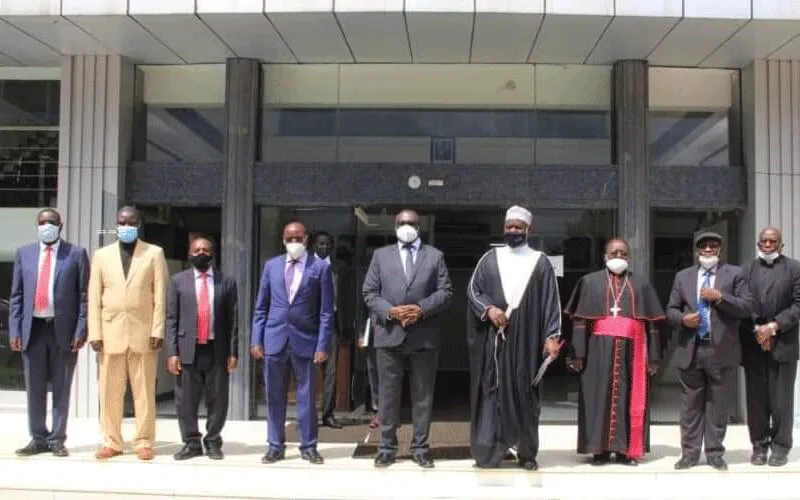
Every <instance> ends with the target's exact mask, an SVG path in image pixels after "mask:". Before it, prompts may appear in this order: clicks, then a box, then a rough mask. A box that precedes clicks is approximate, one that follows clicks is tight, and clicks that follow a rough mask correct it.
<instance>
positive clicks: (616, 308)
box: [610, 304, 620, 316]
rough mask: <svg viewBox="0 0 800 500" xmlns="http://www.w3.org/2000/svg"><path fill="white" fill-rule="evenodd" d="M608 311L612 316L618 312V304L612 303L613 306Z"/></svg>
mask: <svg viewBox="0 0 800 500" xmlns="http://www.w3.org/2000/svg"><path fill="white" fill-rule="evenodd" d="M610 311H611V315H612V316H616V315H617V314H619V311H620V308H619V306H618V305H616V304H614V307H612V308H611V309H610Z"/></svg>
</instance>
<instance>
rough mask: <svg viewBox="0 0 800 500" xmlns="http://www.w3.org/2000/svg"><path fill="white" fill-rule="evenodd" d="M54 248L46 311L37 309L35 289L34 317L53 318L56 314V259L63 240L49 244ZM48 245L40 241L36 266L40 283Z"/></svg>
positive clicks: (51, 257)
mask: <svg viewBox="0 0 800 500" xmlns="http://www.w3.org/2000/svg"><path fill="white" fill-rule="evenodd" d="M49 246H50V248H51V249H52V253H51V254H50V270H49V273H50V279H49V280H48V284H49V285H50V287H49V290H47V307H46V308H45V310H44V311H37V310H36V289H34V292H33V293H34V304H33V317H34V318H52V317H54V316H55V315H56V308H55V305H54V304H55V298H54V296H53V286H54V285H55V277H56V261H57V260H58V248H59V246H61V240H60V239H59V240H56V242H55V243H53V244H52V245H49ZM47 247H48V245H45V244H44V243H39V263H38V264H37V266H36V281H37V285H38V281H39V275H40V274H41V273H42V265H43V264H44V259H45V257H46V256H47V254H46V253H45V249H46V248H47Z"/></svg>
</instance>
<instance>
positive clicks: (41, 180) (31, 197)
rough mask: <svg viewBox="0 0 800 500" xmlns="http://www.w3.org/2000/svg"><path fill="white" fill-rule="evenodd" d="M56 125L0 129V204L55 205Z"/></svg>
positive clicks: (11, 205)
mask: <svg viewBox="0 0 800 500" xmlns="http://www.w3.org/2000/svg"><path fill="white" fill-rule="evenodd" d="M57 192H58V129H57V128H55V129H49V130H48V129H43V128H38V127H37V128H21V129H17V130H0V207H44V206H55V205H56V194H57Z"/></svg>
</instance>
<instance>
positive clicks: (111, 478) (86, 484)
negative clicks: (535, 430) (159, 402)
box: [0, 414, 800, 500]
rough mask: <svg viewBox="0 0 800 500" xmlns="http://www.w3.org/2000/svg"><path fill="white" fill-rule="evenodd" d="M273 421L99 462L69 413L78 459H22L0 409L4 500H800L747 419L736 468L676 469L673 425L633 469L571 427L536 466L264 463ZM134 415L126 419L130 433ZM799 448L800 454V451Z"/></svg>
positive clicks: (546, 447) (174, 438) (734, 447)
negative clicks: (595, 462)
mask: <svg viewBox="0 0 800 500" xmlns="http://www.w3.org/2000/svg"><path fill="white" fill-rule="evenodd" d="M265 432H266V425H265V424H264V423H262V422H229V423H228V425H227V426H226V429H225V433H224V436H225V439H226V444H225V452H226V454H227V456H226V459H225V460H224V461H222V462H212V461H211V460H208V459H206V458H205V457H200V458H196V459H193V460H189V461H186V462H175V461H174V460H173V459H172V454H173V453H174V452H175V451H177V450H178V449H179V448H180V444H179V443H178V441H179V439H178V436H179V434H178V428H177V422H176V421H175V420H169V419H160V420H159V422H158V443H157V452H158V456H157V457H156V459H155V460H154V461H153V462H151V463H141V462H138V461H137V460H136V458H135V457H134V456H133V455H132V454H130V453H127V454H126V455H123V456H122V457H118V458H115V459H112V460H109V461H108V462H105V463H99V462H97V461H96V460H95V459H94V456H93V453H94V450H95V448H96V446H97V443H98V431H97V422H96V421H95V420H85V419H73V420H72V421H71V422H70V436H69V440H68V443H67V445H68V447H69V448H70V451H71V452H72V455H71V457H69V458H66V459H57V458H54V457H52V456H50V455H41V456H38V457H34V458H27V459H21V458H17V457H16V456H14V450H15V449H16V448H18V447H20V446H22V445H24V444H25V443H26V442H27V436H26V424H25V419H24V415H20V414H5V415H1V416H0V498H2V499H3V500H16V499H25V500H39V499H48V500H49V499H71V500H78V499H80V500H93V499H103V500H113V499H117V498H142V499H144V498H148V499H169V498H180V499H182V500H183V499H186V500H188V499H193V500H200V499H206V500H207V499H226V500H227V499H257V498H258V499H313V500H318V499H319V500H323V499H325V500H334V499H335V500H339V499H348V500H360V499H403V500H412V499H414V500H416V499H423V498H424V499H489V498H493V499H506V498H507V499H511V498H514V499H522V498H524V499H540V498H541V499H550V500H555V499H564V500H566V499H593V500H602V499H606V498H608V499H612V498H613V499H642V500H644V499H681V500H685V499H703V500H705V499H708V498H714V499H716V498H720V499H721V498H726V499H739V498H742V499H745V498H747V499H751V498H761V499H773V498H774V499H782V500H793V499H798V500H800V489H798V487H797V486H798V485H799V484H800V460H798V458H797V457H795V456H792V457H790V459H791V461H790V463H789V465H787V466H786V467H783V468H779V469H776V468H768V467H759V468H757V467H753V466H751V465H750V464H749V462H748V459H749V453H750V446H749V443H748V440H747V430H746V428H745V427H743V426H734V427H731V428H730V429H729V433H728V439H727V443H726V444H727V445H728V454H727V458H728V461H729V463H730V470H729V471H728V472H717V471H714V470H712V469H711V468H709V467H708V466H705V465H704V466H700V467H696V468H694V469H692V470H690V471H686V472H676V471H675V470H674V469H673V468H672V465H673V463H674V462H675V460H676V459H677V457H678V455H679V449H678V448H677V443H678V440H679V433H678V429H677V427H674V426H656V427H653V429H652V445H653V452H652V454H651V455H650V456H649V458H648V460H647V461H645V462H644V463H642V464H641V465H640V466H638V467H635V468H630V467H625V466H618V465H611V466H606V467H599V468H598V467H592V466H590V465H588V464H587V463H586V459H585V458H583V457H579V456H576V455H575V453H574V451H573V450H574V445H575V432H576V429H575V427H574V426H544V427H542V429H541V441H542V450H541V453H540V456H539V463H540V467H541V468H540V471H539V472H537V473H529V472H524V471H521V470H519V469H516V468H509V469H501V470H494V471H485V470H475V469H473V468H472V466H471V465H472V464H471V461H469V460H454V461H444V460H440V461H438V462H437V463H436V468H435V469H434V470H421V469H419V468H418V467H417V466H415V465H414V464H411V463H409V462H400V463H398V464H396V465H395V466H392V467H390V468H389V469H386V470H375V469H374V468H373V467H372V461H371V460H367V459H353V458H351V456H352V453H353V450H354V449H355V446H356V445H355V443H353V444H352V445H341V444H324V443H323V444H321V445H320V453H321V454H322V455H323V456H324V457H325V459H326V463H325V464H324V465H321V466H312V465H309V464H308V463H306V462H303V461H301V460H300V459H299V456H298V452H297V449H296V448H295V447H290V448H289V449H288V450H287V460H285V461H283V462H280V463H278V464H274V465H269V466H267V465H262V464H261V463H260V458H261V455H262V454H263V453H264V444H263V443H264V439H265ZM132 434H133V424H132V422H131V421H127V422H126V424H125V434H124V435H125V436H127V437H130V436H131V435H132ZM795 455H796V454H795Z"/></svg>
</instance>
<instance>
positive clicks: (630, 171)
mask: <svg viewBox="0 0 800 500" xmlns="http://www.w3.org/2000/svg"><path fill="white" fill-rule="evenodd" d="M648 70H649V65H648V64H647V61H639V60H629V61H617V62H616V63H614V72H613V101H614V104H613V106H614V109H613V110H612V112H613V115H612V116H613V122H614V132H613V133H614V151H615V155H614V156H615V160H614V161H615V163H616V164H617V165H618V167H619V210H618V214H617V221H618V233H619V235H620V236H621V237H623V238H625V239H627V240H628V243H629V244H630V249H631V270H632V271H633V272H634V273H636V274H638V275H640V276H648V277H649V276H650V271H651V265H650V261H651V243H650V240H651V237H650V148H649V141H648V135H647V128H648V110H649V97H648V95H649V88H648V85H649V80H648Z"/></svg>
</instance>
